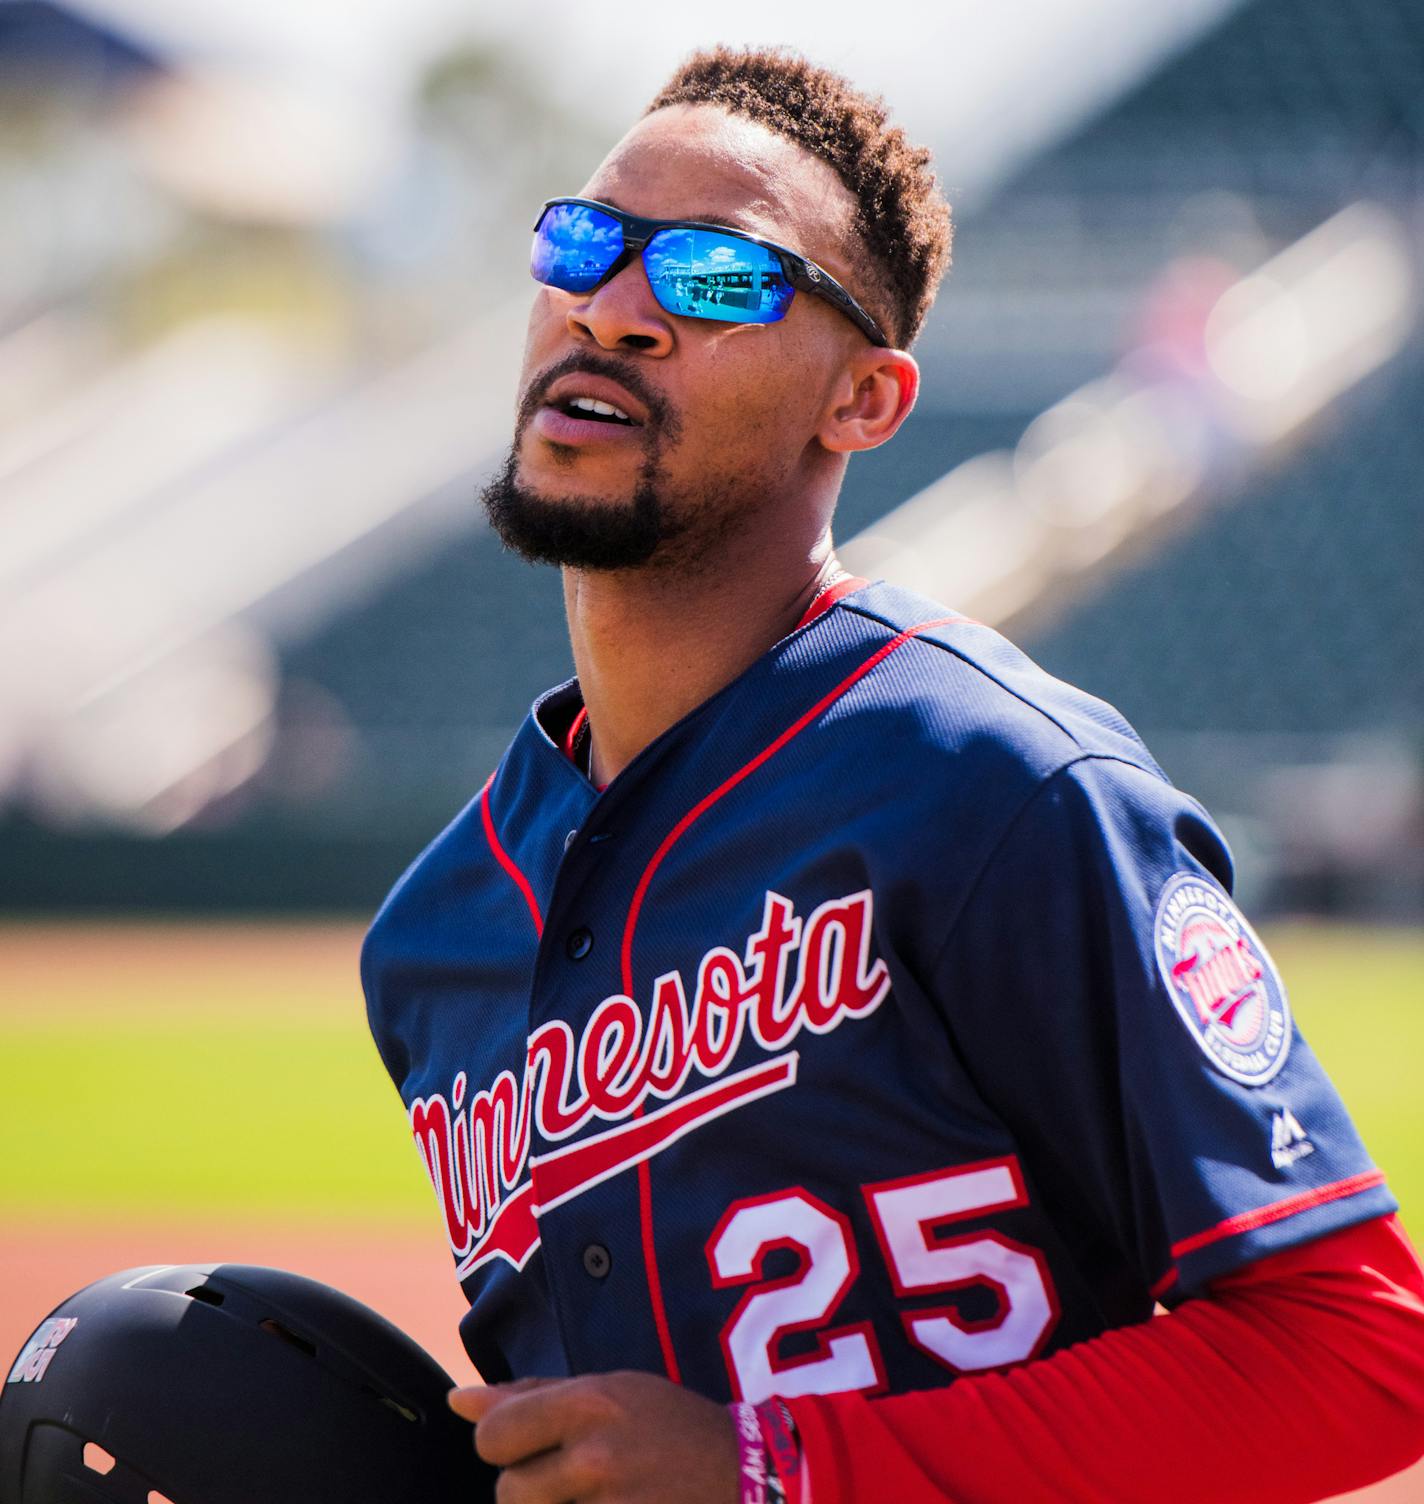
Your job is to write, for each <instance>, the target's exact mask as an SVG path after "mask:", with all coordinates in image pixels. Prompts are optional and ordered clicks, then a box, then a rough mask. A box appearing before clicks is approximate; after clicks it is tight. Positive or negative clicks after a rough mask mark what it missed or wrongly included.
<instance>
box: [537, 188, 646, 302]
mask: <svg viewBox="0 0 1424 1504" xmlns="http://www.w3.org/2000/svg"><path fill="white" fill-rule="evenodd" d="M622 254H623V226H622V225H620V224H619V223H618V221H617V220H616V219H613V218H612V217H611V216H610V215H607V214H604V213H603V212H602V211H600V210H598V209H590V208H588V207H586V206H585V205H583V204H555V205H553V206H552V208H550V209H547V210H546V211H545V213H544V217H543V218H542V219H541V220H540V221H539V228H538V229H537V230H535V232H534V246H533V249H532V250H531V251H530V255H529V270H530V272H531V273H532V274H533V277H534V280H535V281H536V282H543V283H544V284H545V285H546V286H549V287H559V288H562V289H563V290H564V291H565V292H589V291H591V290H592V289H593V288H595V287H597V286H598V284H599V282H601V281H602V280H603V277H604V275H605V273H606V272H607V271H608V268H609V267H610V266H612V265H613V263H614V262H615V261H617V259H618V258H619V257H620V256H621V255H622Z"/></svg>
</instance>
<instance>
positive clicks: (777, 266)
mask: <svg viewBox="0 0 1424 1504" xmlns="http://www.w3.org/2000/svg"><path fill="white" fill-rule="evenodd" d="M643 265H644V267H645V268H646V269H647V273H648V282H649V284H650V285H651V287H652V289H653V296H654V297H655V298H657V300H658V302H659V303H660V304H662V306H663V307H664V308H666V309H667V311H668V312H669V313H681V314H686V315H688V316H689V317H691V318H695V319H719V320H722V321H724V322H726V323H732V324H774V323H775V322H776V321H777V320H778V319H780V318H783V317H785V314H786V308H787V305H788V304H789V303H790V302H791V297H792V293H793V292H794V291H795V289H794V288H793V287H792V286H791V284H790V283H789V282H788V281H787V280H786V278H785V277H783V276H782V275H781V263H780V261H779V260H778V259H777V257H776V256H775V254H774V253H773V252H771V251H768V250H767V249H765V247H763V246H759V245H753V244H752V243H751V241H748V240H740V239H738V237H737V236H735V235H722V234H720V233H719V232H718V231H716V230H680V229H673V230H659V231H658V233H657V234H656V235H654V236H653V238H652V239H651V240H650V241H649V242H648V244H647V246H646V248H645V249H644V251H643Z"/></svg>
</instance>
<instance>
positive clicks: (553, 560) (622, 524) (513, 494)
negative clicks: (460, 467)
mask: <svg viewBox="0 0 1424 1504" xmlns="http://www.w3.org/2000/svg"><path fill="white" fill-rule="evenodd" d="M518 471H519V461H518V458H517V456H516V452H515V450H513V449H511V450H510V452H509V456H508V458H507V459H506V460H505V462H504V464H503V465H502V466H501V467H500V469H499V472H498V473H497V474H496V475H495V476H494V478H493V479H492V480H491V481H490V482H489V484H488V485H486V486H485V488H484V490H483V491H482V492H481V493H480V500H481V501H482V502H483V504H484V509H485V513H486V515H487V516H488V517H489V522H490V526H491V527H492V528H493V529H494V530H495V532H496V533H497V534H498V535H499V538H500V541H501V542H502V543H503V544H504V546H505V547H506V548H508V549H512V550H513V551H514V552H515V553H517V554H518V555H519V556H520V557H521V558H524V559H528V560H529V561H530V562H531V563H534V564H558V565H560V566H561V567H567V568H572V569H635V568H637V567H638V566H639V565H641V564H646V563H647V562H648V560H649V559H651V558H652V557H653V555H654V554H655V553H656V552H657V551H658V549H659V547H660V546H661V545H662V544H664V543H665V542H667V540H668V539H669V538H671V537H673V536H675V535H676V533H677V532H678V531H679V529H678V528H677V526H676V525H675V524H674V523H673V522H672V520H671V518H670V517H669V515H668V509H667V507H666V506H665V505H664V504H663V502H662V500H661V497H660V494H659V480H660V476H659V473H658V469H657V465H656V463H655V462H654V461H651V460H650V461H649V463H648V464H647V465H645V466H644V468H643V471H642V473H641V474H640V475H639V477H638V480H637V484H636V486H635V489H634V491H633V494H632V496H631V497H630V498H629V500H628V501H626V502H623V503H610V502H608V501H606V500H600V499H598V498H596V497H583V496H560V497H549V496H542V495H540V494H538V493H537V492H535V491H531V490H529V489H528V488H527V487H525V486H521V485H520V484H519V481H518V478H517V477H518Z"/></svg>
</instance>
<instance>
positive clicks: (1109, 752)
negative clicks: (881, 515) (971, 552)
mask: <svg viewBox="0 0 1424 1504" xmlns="http://www.w3.org/2000/svg"><path fill="white" fill-rule="evenodd" d="M837 610H838V611H840V612H843V613H845V614H846V616H847V618H858V619H859V623H860V627H859V630H861V631H863V633H864V637H865V645H866V648H867V651H868V653H870V654H873V653H875V652H878V651H881V650H883V649H885V648H889V649H890V650H889V651H888V652H887V653H886V654H885V657H884V659H883V660H882V661H881V662H879V663H877V664H876V666H875V672H874V673H873V674H868V675H866V676H865V679H864V680H863V681H862V684H863V687H862V685H859V684H858V685H857V686H856V688H857V689H859V690H860V693H859V694H857V695H855V703H856V708H857V709H858V710H859V711H860V712H861V714H863V715H865V716H866V717H867V718H868V722H869V723H870V724H875V723H877V722H878V723H879V725H880V727H881V728H882V729H883V732H884V733H885V734H886V740H887V741H893V742H897V743H899V744H901V745H903V746H905V747H907V748H916V749H919V750H921V751H923V752H925V753H928V754H930V755H933V754H934V753H936V752H939V753H943V754H946V755H954V756H963V755H965V754H974V755H975V756H977V757H979V758H985V759H989V760H991V761H1005V760H1006V761H1010V762H1013V763H1015V764H1018V765H1021V766H1022V768H1023V770H1024V771H1025V772H1029V773H1036V774H1038V775H1039V776H1046V775H1048V774H1050V773H1052V772H1054V771H1056V770H1057V769H1059V768H1061V767H1064V766H1066V765H1067V764H1069V763H1072V762H1075V761H1078V760H1080V759H1083V758H1104V759H1110V760H1114V761H1118V762H1123V763H1129V764H1131V765H1133V766H1135V767H1138V768H1141V769H1143V770H1145V771H1146V772H1148V773H1150V774H1153V775H1155V776H1156V777H1158V778H1161V777H1162V776H1163V774H1162V772H1161V769H1160V768H1159V767H1158V766H1157V764H1156V762H1155V761H1154V760H1153V758H1152V755H1151V753H1150V752H1149V751H1148V750H1147V748H1146V746H1145V745H1144V744H1143V742H1142V740H1141V738H1140V737H1139V736H1138V735H1137V733H1136V731H1134V730H1133V728H1132V726H1131V725H1130V724H1129V723H1128V721H1127V720H1126V718H1125V717H1124V716H1123V715H1122V714H1121V713H1120V712H1119V711H1118V710H1117V709H1116V708H1115V707H1113V706H1112V705H1109V704H1108V703H1107V702H1106V701H1104V700H1100V699H1098V698H1096V697H1095V696H1093V695H1091V694H1089V693H1087V691H1085V690H1082V689H1079V688H1078V687H1077V686H1075V685H1072V684H1068V683H1065V682H1064V681H1063V680H1061V679H1057V678H1055V677H1054V676H1053V675H1052V674H1050V673H1049V672H1048V671H1047V670H1045V669H1043V668H1041V667H1040V666H1039V665H1038V664H1037V663H1035V662H1034V661H1033V660H1032V659H1031V658H1030V657H1029V656H1028V655H1027V654H1026V653H1024V652H1023V651H1022V650H1021V649H1020V648H1018V647H1016V646H1015V645H1014V644H1013V643H1012V642H1011V641H1010V640H1009V639H1008V638H1006V637H1004V636H1003V635H1001V634H1000V633H999V632H997V631H995V630H994V629H993V628H991V627H988V626H986V625H984V624H983V623H981V622H978V621H975V620H973V619H972V618H970V617H967V616H965V615H963V614H962V613H960V612H957V611H954V610H953V609H951V608H949V607H946V606H944V605H941V604H940V603H938V602H935V601H932V600H929V599H926V598H925V597H923V596H919V595H916V594H914V593H913V592H911V591H908V590H902V589H900V588H899V587H897V586H893V585H887V584H884V583H876V584H874V585H869V586H867V587H866V588H865V589H863V590H860V591H857V592H856V593H855V594H853V595H851V596H848V597H846V598H845V599H844V600H842V601H841V602H840V603H839V604H838V606H837ZM912 643H913V644H915V645H916V646H915V647H911V646H910V645H911V644H912ZM892 644H893V645H894V646H893V647H892V646H891V645H892ZM906 649H909V650H908V651H906ZM872 680H873V681H874V682H871V681H872ZM852 693H854V691H852Z"/></svg>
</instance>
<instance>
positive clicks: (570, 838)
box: [564, 830, 578, 851]
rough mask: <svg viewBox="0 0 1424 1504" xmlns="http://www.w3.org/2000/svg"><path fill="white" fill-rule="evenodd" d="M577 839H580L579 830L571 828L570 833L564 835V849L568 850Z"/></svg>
mask: <svg viewBox="0 0 1424 1504" xmlns="http://www.w3.org/2000/svg"><path fill="white" fill-rule="evenodd" d="M576 840H578V831H576V830H571V831H570V832H569V833H568V835H566V836H565V837H564V850H565V851H567V850H568V849H569V847H570V846H572V845H573V844H574V842H575V841H576Z"/></svg>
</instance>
